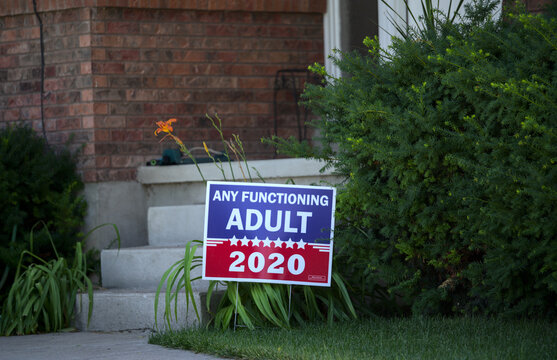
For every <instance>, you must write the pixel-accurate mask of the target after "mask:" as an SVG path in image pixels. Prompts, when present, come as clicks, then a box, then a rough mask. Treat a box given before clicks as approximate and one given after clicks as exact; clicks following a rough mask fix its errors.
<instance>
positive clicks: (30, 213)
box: [0, 126, 86, 299]
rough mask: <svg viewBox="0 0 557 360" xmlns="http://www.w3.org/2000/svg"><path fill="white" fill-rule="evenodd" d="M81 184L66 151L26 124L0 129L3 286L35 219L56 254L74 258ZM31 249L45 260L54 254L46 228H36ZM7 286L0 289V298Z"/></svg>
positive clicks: (0, 264) (83, 207)
mask: <svg viewBox="0 0 557 360" xmlns="http://www.w3.org/2000/svg"><path fill="white" fill-rule="evenodd" d="M82 188H83V183H82V182H81V180H80V178H79V176H78V175H77V174H76V165H75V159H74V158H73V156H72V155H71V154H70V153H69V152H68V151H67V150H61V151H58V152H56V151H54V150H53V149H52V148H50V147H49V146H48V145H47V144H46V143H45V141H44V140H43V139H42V138H41V137H39V136H37V135H36V134H35V132H34V131H33V130H32V129H30V128H28V127H21V126H18V127H7V128H4V129H0V218H1V219H2V221H1V222H0V271H1V272H2V273H4V271H5V269H8V271H9V276H8V277H7V279H8V281H7V282H6V284H7V285H9V284H10V283H11V281H12V280H13V275H14V273H15V268H16V266H17V261H18V259H19V257H20V254H21V252H22V251H23V250H28V249H29V231H30V229H31V228H32V227H33V226H34V225H35V224H36V223H37V222H38V221H42V222H44V223H45V224H46V227H48V228H49V229H50V231H51V234H52V240H53V242H54V244H55V246H56V248H57V249H58V251H59V253H60V254H61V256H64V257H66V258H70V259H71V258H72V257H73V254H74V247H75V244H76V241H77V238H78V234H79V230H80V227H81V225H82V223H83V217H84V215H85V210H86V203H85V200H84V199H83V198H82V197H81V196H80V195H79V194H78V193H79V191H80V190H81V189H82ZM46 227H45V229H46ZM14 229H16V236H15V239H16V241H14V242H11V239H12V232H13V230H14ZM35 253H36V254H37V255H39V256H40V257H41V258H43V259H45V260H47V261H48V260H50V259H54V258H55V256H54V252H53V250H52V246H51V244H50V240H49V236H48V235H47V234H46V231H45V230H41V231H39V232H36V233H35ZM7 288H8V286H4V287H3V288H2V289H1V290H0V291H1V293H0V299H1V297H2V296H1V295H2V294H4V292H5V291H6V289H7Z"/></svg>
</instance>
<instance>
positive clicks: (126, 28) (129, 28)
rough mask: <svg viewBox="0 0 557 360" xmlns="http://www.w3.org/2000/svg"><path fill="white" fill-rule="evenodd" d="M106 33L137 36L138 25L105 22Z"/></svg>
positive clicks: (134, 23) (133, 23)
mask: <svg viewBox="0 0 557 360" xmlns="http://www.w3.org/2000/svg"><path fill="white" fill-rule="evenodd" d="M105 26H106V33H108V34H123V35H128V34H138V33H139V23H136V22H107V23H106V25H105Z"/></svg>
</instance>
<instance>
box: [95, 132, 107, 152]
mask: <svg viewBox="0 0 557 360" xmlns="http://www.w3.org/2000/svg"><path fill="white" fill-rule="evenodd" d="M93 138H94V139H95V142H96V143H99V142H102V141H109V140H110V130H104V129H100V130H94V131H93ZM95 153H97V149H96V148H95Z"/></svg>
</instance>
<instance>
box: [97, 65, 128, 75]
mask: <svg viewBox="0 0 557 360" xmlns="http://www.w3.org/2000/svg"><path fill="white" fill-rule="evenodd" d="M91 68H92V72H93V74H123V73H124V64H122V63H102V62H93V63H92V64H91Z"/></svg>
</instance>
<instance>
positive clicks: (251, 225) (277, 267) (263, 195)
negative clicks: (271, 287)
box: [203, 182, 336, 286]
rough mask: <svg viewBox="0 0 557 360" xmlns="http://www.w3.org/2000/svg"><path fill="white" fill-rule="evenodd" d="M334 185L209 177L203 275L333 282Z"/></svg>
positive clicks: (313, 283) (225, 277)
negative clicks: (238, 180)
mask: <svg viewBox="0 0 557 360" xmlns="http://www.w3.org/2000/svg"><path fill="white" fill-rule="evenodd" d="M335 195H336V192H335V189H334V188H331V187H320V186H293V185H273V184H254V183H230V182H208V184H207V195H206V196H207V201H206V204H207V205H206V208H205V236H204V244H203V279H207V280H227V281H246V282H269V283H282V284H303V285H317V286H330V283H331V265H332V253H333V240H332V235H333V227H334V209H335Z"/></svg>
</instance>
